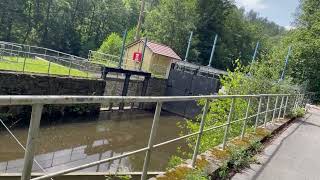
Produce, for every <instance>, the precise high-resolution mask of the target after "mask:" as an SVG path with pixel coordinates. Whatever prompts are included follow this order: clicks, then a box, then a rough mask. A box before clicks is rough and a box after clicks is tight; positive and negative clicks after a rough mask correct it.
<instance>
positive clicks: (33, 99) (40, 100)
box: [0, 94, 294, 105]
mask: <svg viewBox="0 0 320 180" xmlns="http://www.w3.org/2000/svg"><path fill="white" fill-rule="evenodd" d="M267 96H270V97H276V96H294V95H290V94H278V95H277V94H270V95H267V94H260V95H205V96H58V95H53V96H43V95H40V96H32V95H4V96H0V105H33V104H85V103H86V104H94V103H99V104H100V103H121V102H123V103H132V102H175V101H177V102H179V101H195V100H200V99H226V98H253V97H255V98H258V97H267Z"/></svg>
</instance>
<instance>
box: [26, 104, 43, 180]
mask: <svg viewBox="0 0 320 180" xmlns="http://www.w3.org/2000/svg"><path fill="white" fill-rule="evenodd" d="M42 109H43V105H42V104H34V105H33V106H32V113H31V119H30V127H29V132H28V139H27V145H26V151H25V155H24V166H23V170H22V176H21V180H29V179H30V178H31V170H32V164H33V160H34V153H35V152H34V151H35V149H36V144H37V141H38V133H39V126H40V119H41V114H42Z"/></svg>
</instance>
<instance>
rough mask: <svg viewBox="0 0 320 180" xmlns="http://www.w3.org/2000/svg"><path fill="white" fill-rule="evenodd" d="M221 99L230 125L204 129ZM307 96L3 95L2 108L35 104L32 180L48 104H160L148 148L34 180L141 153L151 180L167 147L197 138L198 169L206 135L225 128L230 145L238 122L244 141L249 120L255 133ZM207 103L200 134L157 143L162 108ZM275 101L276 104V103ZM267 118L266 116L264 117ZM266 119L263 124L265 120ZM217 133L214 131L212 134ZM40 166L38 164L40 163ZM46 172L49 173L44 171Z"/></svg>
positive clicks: (27, 166)
mask: <svg viewBox="0 0 320 180" xmlns="http://www.w3.org/2000/svg"><path fill="white" fill-rule="evenodd" d="M219 99H230V106H229V110H228V116H227V118H226V122H225V123H224V124H222V125H219V126H213V127H208V128H204V125H205V119H206V118H205V117H206V115H207V113H208V110H209V106H210V102H212V101H215V100H219ZM238 99H241V100H242V102H243V101H245V102H246V103H247V105H246V108H245V109H244V111H243V114H244V117H243V118H241V119H235V118H234V117H233V113H234V110H235V106H236V104H237V100H238ZM304 99H305V96H304V94H260V95H207V96H171V97H146V96H144V97H141V96H0V105H6V106H7V105H9V106H10V105H31V106H32V113H31V119H30V126H29V132H28V139H27V144H26V148H25V149H26V150H25V156H24V167H23V171H22V175H21V179H22V180H29V179H31V171H32V165H33V162H36V163H37V161H35V159H34V153H35V147H36V145H37V143H38V141H37V139H38V132H39V128H40V120H41V114H42V110H43V106H44V105H48V104H92V103H94V104H106V103H133V102H134V103H137V102H138V103H156V109H155V112H154V118H153V122H152V127H151V130H150V136H149V141H148V145H147V146H146V147H143V148H141V149H137V150H134V151H130V152H127V153H124V154H122V155H118V156H113V157H110V158H106V159H102V160H99V161H95V162H91V163H88V164H84V165H80V166H77V167H73V168H70V169H65V170H62V171H58V172H54V173H48V174H45V175H43V176H40V177H36V178H33V180H40V179H47V178H53V177H56V176H59V175H63V174H67V173H71V172H75V171H78V170H81V169H85V168H88V167H92V166H95V165H99V164H102V163H106V162H109V161H113V160H116V159H120V158H123V157H127V156H130V155H134V154H137V153H141V152H145V153H146V154H145V159H144V164H143V171H142V176H141V179H143V180H144V179H146V178H147V173H148V168H149V163H150V157H151V153H152V151H153V150H154V149H156V148H159V147H161V146H164V145H166V144H170V143H174V142H176V141H179V140H182V139H186V138H189V137H193V136H197V138H196V143H195V147H194V152H193V156H192V166H195V162H196V158H197V155H198V154H199V147H200V143H201V138H202V135H203V133H205V132H209V131H211V132H212V131H213V130H215V129H218V128H224V136H223V140H222V147H221V148H222V149H224V148H225V147H226V145H227V140H228V136H229V134H230V133H229V130H230V126H231V125H232V124H234V123H236V122H243V123H242V125H241V126H242V128H241V134H239V135H240V136H241V138H243V137H244V135H245V133H246V127H247V123H248V119H252V118H255V120H254V122H253V128H254V130H256V129H257V127H258V126H266V123H267V122H268V119H269V118H268V115H269V116H270V117H272V118H270V120H269V121H270V122H271V123H274V122H275V120H276V119H280V118H284V117H285V115H287V113H288V112H289V111H290V110H292V109H293V108H297V107H299V106H302V105H303V104H304ZM199 100H204V102H205V104H204V107H203V112H202V116H201V122H200V128H199V130H198V131H197V132H194V133H190V134H187V135H184V136H181V137H177V138H174V139H170V140H168V141H164V142H161V143H158V144H156V143H155V139H156V132H157V129H158V124H159V117H160V112H161V107H162V104H163V103H166V102H186V101H199ZM273 102H274V103H273ZM250 108H254V114H252V110H251V114H250ZM262 115H264V116H262ZM261 120H262V121H261ZM212 133H214V132H212ZM37 164H38V163H37ZM44 173H45V172H44Z"/></svg>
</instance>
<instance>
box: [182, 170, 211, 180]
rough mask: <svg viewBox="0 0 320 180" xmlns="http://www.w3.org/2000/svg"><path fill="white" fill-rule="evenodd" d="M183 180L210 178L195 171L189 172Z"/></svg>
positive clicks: (204, 179)
mask: <svg viewBox="0 0 320 180" xmlns="http://www.w3.org/2000/svg"><path fill="white" fill-rule="evenodd" d="M185 179H186V180H208V179H211V178H210V177H208V175H207V174H206V173H205V172H203V171H202V170H199V169H196V170H193V171H191V172H189V173H188V174H187V175H186V178H185Z"/></svg>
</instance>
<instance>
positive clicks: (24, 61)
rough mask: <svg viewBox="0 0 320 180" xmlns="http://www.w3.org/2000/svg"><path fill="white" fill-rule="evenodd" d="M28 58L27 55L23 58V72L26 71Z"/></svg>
mask: <svg viewBox="0 0 320 180" xmlns="http://www.w3.org/2000/svg"><path fill="white" fill-rule="evenodd" d="M26 60H27V57H24V60H23V67H22V72H23V73H24V71H25V68H26Z"/></svg>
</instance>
